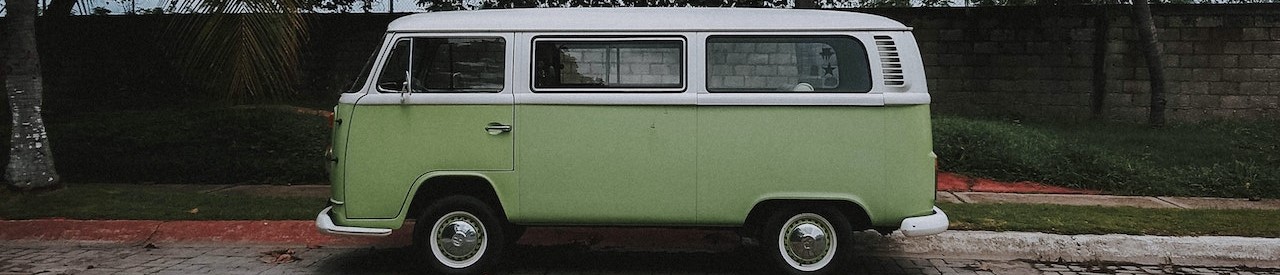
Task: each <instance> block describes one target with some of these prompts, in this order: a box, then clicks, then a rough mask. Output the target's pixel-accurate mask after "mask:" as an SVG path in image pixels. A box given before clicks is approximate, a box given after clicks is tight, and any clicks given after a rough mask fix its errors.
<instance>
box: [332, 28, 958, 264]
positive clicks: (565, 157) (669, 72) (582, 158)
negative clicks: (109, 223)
mask: <svg viewBox="0 0 1280 275" xmlns="http://www.w3.org/2000/svg"><path fill="white" fill-rule="evenodd" d="M381 45H382V46H381V47H380V49H379V50H378V51H377V53H375V55H374V57H373V58H372V59H371V60H370V63H369V65H368V66H366V68H365V70H364V71H363V72H362V73H363V75H362V76H361V77H359V79H358V80H357V82H356V84H355V85H354V88H353V89H351V90H350V91H349V92H347V93H344V94H342V96H341V99H340V100H339V104H338V106H337V107H336V108H335V113H334V121H333V125H334V129H333V141H332V151H331V153H330V160H331V161H332V163H331V166H330V167H331V168H332V169H331V177H330V179H331V182H332V188H333V197H332V198H331V199H330V206H329V207H328V208H325V209H324V210H323V211H322V212H321V213H320V214H319V216H318V217H317V218H316V224H317V226H318V227H319V228H320V230H322V231H325V232H329V233H335V234H350V235H387V234H390V232H391V230H393V229H398V228H400V227H401V226H402V225H403V224H404V223H405V220H406V219H416V223H415V224H416V225H415V226H414V233H413V234H414V239H415V243H416V245H417V247H418V248H420V250H421V251H422V252H423V255H424V256H423V257H424V260H427V261H428V262H430V263H431V267H432V268H433V269H435V270H436V271H440V272H443V273H476V272H479V271H481V270H482V269H483V268H485V267H486V266H489V265H491V264H492V263H493V262H494V261H496V259H497V258H498V257H499V256H500V255H501V254H502V251H503V250H504V248H505V247H508V246H509V245H511V243H513V242H514V240H515V239H518V238H519V236H520V234H521V232H523V229H524V228H525V227H527V226H579V225H581V226H663V227H724V228H740V229H741V230H740V231H739V232H741V233H742V235H743V236H744V237H749V238H754V239H756V240H758V241H759V243H760V244H761V246H762V247H763V248H764V250H765V251H766V253H767V254H766V255H768V257H769V258H770V259H772V260H773V261H774V263H775V264H776V265H777V266H778V267H779V268H780V269H781V270H782V271H785V272H786V273H796V274H814V273H827V272H830V271H832V270H833V269H835V268H836V267H837V266H838V265H840V264H841V263H843V262H845V260H844V259H846V258H847V256H849V255H851V254H852V253H851V251H850V250H851V249H852V248H853V246H852V243H851V242H852V237H851V234H852V233H853V232H854V231H860V230H865V229H875V230H877V231H880V232H882V233H889V232H892V231H895V230H898V231H901V232H902V233H904V234H905V235H907V236H919V235H929V234H936V233H939V232H942V231H944V230H946V228H947V217H946V215H945V214H943V213H942V211H940V210H938V208H936V207H934V191H935V190H934V189H935V188H934V186H935V185H934V171H935V164H936V162H935V156H934V155H933V153H932V143H931V132H930V121H929V94H928V88H927V87H926V85H925V76H924V68H923V66H922V65H921V60H920V53H919V50H918V48H917V46H916V42H915V39H914V38H913V37H912V35H911V29H910V28H908V27H906V26H903V25H902V24H901V23H898V22H895V21H893V20H890V19H887V18H884V17H880V16H875V15H868V14H860V13H854V12H838V11H820V10H779V9H727V8H564V9H519V10H484V11H458V12H436V13H425V14H417V15H410V16H406V17H403V18H400V19H397V20H395V21H394V22H392V23H391V24H390V26H389V28H388V30H387V33H386V36H385V38H384V39H383V41H382V43H381Z"/></svg>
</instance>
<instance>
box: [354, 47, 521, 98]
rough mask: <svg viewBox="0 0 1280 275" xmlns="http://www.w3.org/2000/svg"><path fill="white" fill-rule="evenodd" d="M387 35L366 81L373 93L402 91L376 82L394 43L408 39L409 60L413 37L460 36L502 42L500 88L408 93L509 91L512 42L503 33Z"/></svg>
mask: <svg viewBox="0 0 1280 275" xmlns="http://www.w3.org/2000/svg"><path fill="white" fill-rule="evenodd" d="M387 36H388V38H387V39H385V40H387V41H386V42H384V43H383V46H382V52H380V53H378V59H379V62H378V64H377V66H376V67H375V68H372V70H373V73H374V74H371V75H370V76H369V81H368V82H371V83H368V84H366V85H370V86H372V87H370V88H369V90H371V91H373V92H375V93H378V94H402V93H404V92H403V91H387V90H385V89H382V88H381V87H378V83H377V82H378V79H380V78H382V73H383V70H384V69H385V67H386V66H387V64H388V63H390V62H391V60H390V58H391V52H392V51H394V50H395V47H396V44H398V43H400V41H405V40H408V41H409V49H410V51H409V59H410V60H411V61H412V60H413V48H414V46H413V44H414V41H413V39H415V38H424V39H431V38H438V39H458V38H462V39H467V38H470V39H497V40H498V41H501V42H502V54H503V57H502V58H501V59H500V60H501V62H502V66H503V67H502V87H501V88H499V89H497V90H493V91H473V90H465V91H454V90H445V91H412V92H410V94H501V93H509V91H510V87H511V85H510V84H511V77H512V75H511V67H512V65H514V64H512V62H511V61H512V59H511V58H512V57H511V56H509V55H511V51H510V50H511V46H512V44H511V43H513V42H512V41H511V39H510V37H506V36H503V35H500V34H485V33H467V34H462V35H459V34H453V33H418V32H399V33H396V32H389V33H388V35H387ZM409 70H410V71H413V63H412V62H410V64H409ZM409 81H412V80H409Z"/></svg>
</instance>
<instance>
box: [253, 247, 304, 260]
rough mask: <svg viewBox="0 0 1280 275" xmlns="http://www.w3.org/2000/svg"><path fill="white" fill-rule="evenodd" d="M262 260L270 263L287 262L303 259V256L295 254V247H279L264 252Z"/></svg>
mask: <svg viewBox="0 0 1280 275" xmlns="http://www.w3.org/2000/svg"><path fill="white" fill-rule="evenodd" d="M261 260H262V262H264V263H269V264H286V263H292V262H295V261H298V260H302V258H298V256H295V255H294V251H293V249H277V250H272V251H267V252H262V259H261Z"/></svg>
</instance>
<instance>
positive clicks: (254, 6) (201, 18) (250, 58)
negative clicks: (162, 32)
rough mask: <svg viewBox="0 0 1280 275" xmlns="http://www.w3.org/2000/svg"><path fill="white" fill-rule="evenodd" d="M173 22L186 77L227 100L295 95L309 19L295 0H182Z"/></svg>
mask: <svg viewBox="0 0 1280 275" xmlns="http://www.w3.org/2000/svg"><path fill="white" fill-rule="evenodd" d="M179 8H180V9H184V10H191V11H193V12H195V13H196V14H198V15H197V16H194V17H191V19H190V20H189V21H184V22H180V23H179V24H177V25H176V26H177V29H178V30H179V31H180V33H181V39H179V41H180V43H187V44H185V45H182V46H181V47H180V48H182V49H187V50H189V51H188V52H187V53H186V54H185V58H184V59H183V60H182V64H183V65H184V66H183V67H185V68H186V69H187V71H188V74H187V75H188V76H189V77H191V78H192V79H193V80H195V81H197V82H198V84H201V85H203V86H205V87H206V88H207V89H208V90H209V91H213V92H214V93H217V94H220V95H222V96H221V98H224V99H226V100H228V101H230V102H247V101H253V100H262V99H266V100H275V99H285V98H288V97H290V96H292V95H294V93H295V91H294V89H293V86H294V84H295V83H296V81H297V71H298V66H299V65H298V56H299V54H300V53H301V50H302V46H303V43H305V42H306V39H307V35H306V34H307V32H306V28H307V24H306V19H305V17H304V14H303V13H301V12H300V11H301V8H302V2H300V1H298V0H206V1H201V0H186V1H185V2H183V3H181V4H180V5H179Z"/></svg>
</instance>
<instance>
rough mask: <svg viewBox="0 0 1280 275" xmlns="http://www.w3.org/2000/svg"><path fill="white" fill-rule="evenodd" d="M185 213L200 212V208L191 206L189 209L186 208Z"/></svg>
mask: <svg viewBox="0 0 1280 275" xmlns="http://www.w3.org/2000/svg"><path fill="white" fill-rule="evenodd" d="M187 213H191V214H195V213H200V208H191V210H187Z"/></svg>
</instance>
